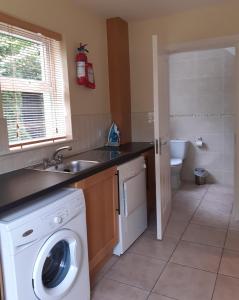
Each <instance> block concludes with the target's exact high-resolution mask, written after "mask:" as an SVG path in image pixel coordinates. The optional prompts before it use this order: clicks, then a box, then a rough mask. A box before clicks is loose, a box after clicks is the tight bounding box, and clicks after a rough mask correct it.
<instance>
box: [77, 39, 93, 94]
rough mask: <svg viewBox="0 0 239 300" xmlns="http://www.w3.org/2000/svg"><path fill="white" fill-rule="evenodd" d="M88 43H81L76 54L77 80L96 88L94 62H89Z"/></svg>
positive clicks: (81, 83) (79, 82)
mask: <svg viewBox="0 0 239 300" xmlns="http://www.w3.org/2000/svg"><path fill="white" fill-rule="evenodd" d="M86 46H87V44H84V45H83V44H80V47H79V48H78V53H77V55H76V66H77V82H78V84H79V85H84V86H86V87H88V88H91V89H95V78H94V71H93V65H92V63H89V62H88V59H87V55H86V53H88V52H89V51H88V50H87V49H86Z"/></svg>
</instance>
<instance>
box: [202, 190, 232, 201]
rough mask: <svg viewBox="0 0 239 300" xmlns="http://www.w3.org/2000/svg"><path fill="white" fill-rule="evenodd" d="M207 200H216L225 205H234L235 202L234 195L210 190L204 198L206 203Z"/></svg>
mask: <svg viewBox="0 0 239 300" xmlns="http://www.w3.org/2000/svg"><path fill="white" fill-rule="evenodd" d="M207 200H214V201H217V202H221V203H225V204H226V203H228V204H232V202H233V201H234V195H233V194H232V193H223V192H212V191H210V190H209V191H208V192H207V193H206V195H205V197H204V201H207Z"/></svg>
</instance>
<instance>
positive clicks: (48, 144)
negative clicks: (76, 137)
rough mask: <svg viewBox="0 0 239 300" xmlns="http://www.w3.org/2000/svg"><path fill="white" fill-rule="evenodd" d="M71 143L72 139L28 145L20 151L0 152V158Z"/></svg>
mask: <svg viewBox="0 0 239 300" xmlns="http://www.w3.org/2000/svg"><path fill="white" fill-rule="evenodd" d="M72 141H73V139H72V138H66V139H65V140H61V141H55V142H45V143H39V144H33V145H29V146H27V147H24V148H21V149H12V150H10V149H9V150H8V151H6V152H1V151H0V156H1V157H2V156H10V155H12V154H17V153H19V154H20V153H23V152H27V151H32V150H40V149H46V148H52V147H54V146H58V145H64V144H65V143H69V142H72Z"/></svg>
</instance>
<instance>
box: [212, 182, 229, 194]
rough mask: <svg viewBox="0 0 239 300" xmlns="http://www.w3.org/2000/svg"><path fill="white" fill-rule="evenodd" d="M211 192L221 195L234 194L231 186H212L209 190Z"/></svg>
mask: <svg viewBox="0 0 239 300" xmlns="http://www.w3.org/2000/svg"><path fill="white" fill-rule="evenodd" d="M208 191H209V192H212V193H219V194H230V195H233V194H234V189H233V187H231V186H226V185H221V184H210V185H209V188H208Z"/></svg>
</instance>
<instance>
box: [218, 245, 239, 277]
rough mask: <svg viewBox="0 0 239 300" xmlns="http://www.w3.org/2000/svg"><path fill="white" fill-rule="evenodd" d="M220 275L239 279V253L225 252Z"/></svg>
mask: <svg viewBox="0 0 239 300" xmlns="http://www.w3.org/2000/svg"><path fill="white" fill-rule="evenodd" d="M219 273H220V274H222V275H227V276H232V277H237V278H239V251H232V250H227V249H225V250H224V252H223V256H222V261H221V265H220V269H219Z"/></svg>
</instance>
